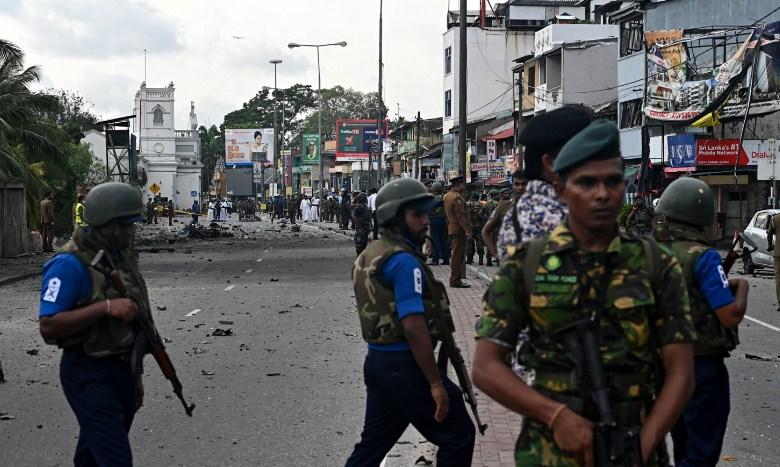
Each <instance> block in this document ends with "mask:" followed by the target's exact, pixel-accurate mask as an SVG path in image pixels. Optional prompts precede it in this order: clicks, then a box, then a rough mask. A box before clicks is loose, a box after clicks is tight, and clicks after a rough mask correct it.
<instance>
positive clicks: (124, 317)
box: [39, 182, 149, 466]
mask: <svg viewBox="0 0 780 467" xmlns="http://www.w3.org/2000/svg"><path fill="white" fill-rule="evenodd" d="M143 212H144V204H143V200H142V199H141V194H140V193H139V191H138V190H137V189H136V188H134V187H132V186H130V185H127V184H124V183H118V182H108V183H103V184H101V185H98V186H96V187H95V188H93V189H92V190H91V191H90V192H89V194H88V195H87V196H86V198H85V200H84V220H85V221H86V223H87V224H88V225H89V226H88V227H85V228H77V229H76V230H75V231H74V233H73V238H72V239H71V240H70V241H69V242H68V243H67V244H66V245H65V246H63V247H62V249H61V250H60V252H59V253H58V254H57V255H56V256H55V257H54V258H52V259H51V260H50V261H48V262H47V263H46V264H45V265H44V266H43V283H42V287H41V299H40V311H39V316H40V321H39V325H40V333H41V336H42V337H43V339H44V340H45V341H46V343H48V344H57V345H58V346H59V347H60V348H62V349H63V352H62V360H61V362H60V380H61V382H62V389H63V391H64V392H65V397H66V399H67V400H68V403H69V404H70V406H71V408H72V409H73V412H74V413H75V415H76V419H77V420H78V423H79V440H78V444H77V445H76V454H75V456H74V464H75V465H77V466H82V465H84V466H86V465H99V466H131V465H132V463H133V461H132V452H131V449H130V441H129V438H128V433H129V431H130V426H131V424H132V423H133V417H134V415H135V412H136V410H137V409H138V408H139V407H140V406H141V402H142V400H143V386H142V385H141V381H140V378H138V377H137V376H136V373H135V372H134V371H133V369H132V368H131V365H130V358H129V353H130V351H131V349H132V347H133V343H134V340H135V326H134V325H133V324H134V320H135V319H136V315H137V313H139V305H141V306H142V307H143V309H146V310H149V297H148V295H147V291H146V285H145V284H144V280H143V278H142V277H141V273H140V272H139V270H138V261H137V257H136V254H135V252H134V250H133V248H132V245H133V237H134V233H135V225H134V224H135V223H137V222H141V221H143V219H144V218H143ZM99 250H104V251H105V254H106V255H109V257H110V261H111V263H113V266H114V267H113V270H114V271H116V272H118V273H119V275H120V277H121V278H122V279H123V281H124V283H125V285H126V287H127V289H128V294H129V295H130V297H131V298H121V295H120V293H119V292H118V291H117V290H116V289H115V288H114V286H113V284H112V283H111V281H110V280H108V279H107V278H106V276H104V275H103V274H102V273H101V272H98V271H97V270H96V269H95V268H93V267H92V266H91V265H90V262H91V261H92V260H93V258H95V257H96V255H97V254H98V251H99Z"/></svg>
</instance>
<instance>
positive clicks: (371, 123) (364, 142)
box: [336, 120, 390, 162]
mask: <svg viewBox="0 0 780 467" xmlns="http://www.w3.org/2000/svg"><path fill="white" fill-rule="evenodd" d="M389 124H390V122H389V120H385V121H384V122H383V126H382V135H381V137H382V139H383V140H387V134H388V126H389ZM376 130H377V128H376V120H336V160H337V161H339V162H358V161H362V160H368V153H369V152H370V151H371V143H372V142H373V141H376V139H377V131H376Z"/></svg>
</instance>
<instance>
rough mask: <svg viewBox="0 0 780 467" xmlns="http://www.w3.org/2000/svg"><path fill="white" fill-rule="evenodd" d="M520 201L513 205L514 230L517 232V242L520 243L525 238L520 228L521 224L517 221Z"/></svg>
mask: <svg viewBox="0 0 780 467" xmlns="http://www.w3.org/2000/svg"><path fill="white" fill-rule="evenodd" d="M519 202H520V200H517V201H515V202H513V203H512V228H514V230H515V242H517V243H520V241H521V239H522V238H523V237H522V236H523V229H522V227H520V222H519V221H518V220H517V204H518V203H519Z"/></svg>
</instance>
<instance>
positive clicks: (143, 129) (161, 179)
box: [133, 82, 203, 209]
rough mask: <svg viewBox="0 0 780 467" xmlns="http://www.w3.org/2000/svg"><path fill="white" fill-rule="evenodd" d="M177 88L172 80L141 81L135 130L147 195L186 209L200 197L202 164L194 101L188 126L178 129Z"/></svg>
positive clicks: (134, 111)
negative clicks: (151, 83) (161, 83)
mask: <svg viewBox="0 0 780 467" xmlns="http://www.w3.org/2000/svg"><path fill="white" fill-rule="evenodd" d="M175 91H176V89H175V88H174V86H173V83H172V82H171V83H170V84H169V85H168V86H167V87H164V88H149V87H147V86H146V83H145V82H144V83H142V84H141V88H140V89H139V90H138V92H136V94H135V106H134V108H133V114H134V115H135V119H134V120H133V133H134V134H135V135H136V136H137V139H138V157H139V166H140V168H141V169H142V170H143V171H144V172H145V173H146V184H145V186H144V193H145V194H146V196H148V197H153V196H154V195H155V194H158V195H159V196H162V197H164V198H168V199H173V202H174V205H175V206H176V207H177V208H178V209H185V208H188V207H190V206H191V205H192V202H193V201H195V200H196V199H200V196H201V193H200V190H201V186H202V185H201V176H202V175H201V173H202V168H203V165H202V164H201V163H200V135H199V134H198V119H197V116H196V114H195V103H194V102H191V103H190V114H189V128H188V129H186V130H176V129H175V127H174V111H175V109H174V104H175ZM155 191H157V193H155Z"/></svg>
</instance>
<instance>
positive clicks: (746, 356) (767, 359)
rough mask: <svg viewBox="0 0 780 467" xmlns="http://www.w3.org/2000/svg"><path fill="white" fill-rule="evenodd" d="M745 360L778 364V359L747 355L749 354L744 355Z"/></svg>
mask: <svg viewBox="0 0 780 467" xmlns="http://www.w3.org/2000/svg"><path fill="white" fill-rule="evenodd" d="M745 358H747V359H748V360H758V361H761V362H780V359H779V358H774V357H763V356H761V355H753V354H749V353H746V354H745Z"/></svg>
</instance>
